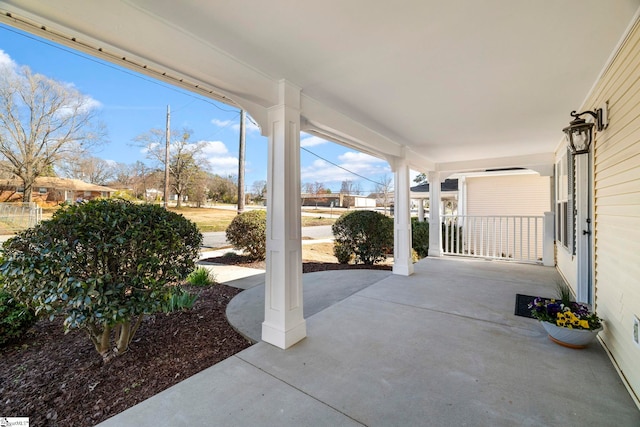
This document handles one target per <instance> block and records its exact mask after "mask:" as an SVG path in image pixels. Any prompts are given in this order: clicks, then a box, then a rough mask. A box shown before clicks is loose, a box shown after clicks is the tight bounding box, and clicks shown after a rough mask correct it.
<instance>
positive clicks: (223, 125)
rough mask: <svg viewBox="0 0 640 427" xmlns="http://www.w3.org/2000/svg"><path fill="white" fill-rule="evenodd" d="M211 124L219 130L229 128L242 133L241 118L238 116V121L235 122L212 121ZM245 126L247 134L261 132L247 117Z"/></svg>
mask: <svg viewBox="0 0 640 427" xmlns="http://www.w3.org/2000/svg"><path fill="white" fill-rule="evenodd" d="M211 123H212V124H213V125H215V126H217V127H219V128H226V127H229V128H230V129H233V130H235V131H237V132H240V116H238V118H237V119H234V120H220V119H212V120H211ZM244 125H245V128H244V129H245V132H259V131H260V128H259V127H258V125H257V124H255V123H254V121H253V120H252V119H250V118H248V117H247V119H246V120H245V121H244Z"/></svg>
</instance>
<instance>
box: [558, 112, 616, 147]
mask: <svg viewBox="0 0 640 427" xmlns="http://www.w3.org/2000/svg"><path fill="white" fill-rule="evenodd" d="M585 114H589V115H590V116H592V117H593V118H594V119H595V123H591V122H587V121H586V120H585V119H583V118H581V117H580V116H583V115H585ZM603 116H604V114H603V111H602V108H598V109H596V110H595V111H589V110H587V111H584V112H582V113H576V112H575V111H572V112H571V117H573V118H574V119H573V120H572V121H571V123H569V126H567V127H566V128H564V129H562V131H563V132H564V133H565V134H567V141H569V148H570V149H571V153H572V154H573V155H576V154H584V153H588V152H589V147H590V146H591V140H592V138H593V127H594V126H595V127H596V129H598V131H601V130H603V129H604V128H605V127H606V125H605V123H604V117H603Z"/></svg>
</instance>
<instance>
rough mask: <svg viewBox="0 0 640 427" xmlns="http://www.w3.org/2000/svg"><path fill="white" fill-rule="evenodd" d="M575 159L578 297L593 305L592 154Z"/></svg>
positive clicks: (580, 155)
mask: <svg viewBox="0 0 640 427" xmlns="http://www.w3.org/2000/svg"><path fill="white" fill-rule="evenodd" d="M574 159H575V210H576V216H575V227H576V230H575V231H576V268H577V282H578V283H577V295H576V298H577V300H578V301H579V302H586V303H588V304H592V303H593V279H592V276H593V271H592V270H593V268H592V265H593V262H592V259H593V255H592V254H593V251H592V245H593V238H592V236H593V234H592V230H593V223H592V221H593V213H592V203H591V200H592V194H591V193H592V191H591V188H593V187H592V185H591V153H586V154H578V155H576V156H575V157H574Z"/></svg>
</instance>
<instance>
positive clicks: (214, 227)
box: [170, 207, 336, 232]
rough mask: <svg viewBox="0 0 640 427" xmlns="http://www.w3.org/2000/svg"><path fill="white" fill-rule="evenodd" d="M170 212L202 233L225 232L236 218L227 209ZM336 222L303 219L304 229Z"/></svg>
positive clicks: (182, 209) (189, 209) (325, 219)
mask: <svg viewBox="0 0 640 427" xmlns="http://www.w3.org/2000/svg"><path fill="white" fill-rule="evenodd" d="M170 210H172V211H174V212H178V213H180V214H182V215H184V217H185V218H187V219H190V220H191V221H193V222H195V223H196V225H197V226H198V228H199V229H200V231H201V232H206V231H225V230H226V229H227V227H228V226H229V224H231V221H232V220H233V218H235V217H236V212H235V211H232V210H227V209H216V208H191V207H182V208H180V209H175V208H170ZM334 222H336V220H335V219H331V218H320V217H312V216H303V217H302V226H303V227H313V226H316V225H332V224H333V223H334Z"/></svg>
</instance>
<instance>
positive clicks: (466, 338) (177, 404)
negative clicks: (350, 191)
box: [101, 258, 640, 427]
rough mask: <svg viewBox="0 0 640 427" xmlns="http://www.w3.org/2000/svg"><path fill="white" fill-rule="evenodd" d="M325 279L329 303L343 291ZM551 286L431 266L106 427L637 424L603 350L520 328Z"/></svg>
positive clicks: (458, 264)
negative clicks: (522, 297) (529, 305)
mask: <svg viewBox="0 0 640 427" xmlns="http://www.w3.org/2000/svg"><path fill="white" fill-rule="evenodd" d="M332 274H334V275H335V277H336V278H338V277H340V275H341V274H342V273H341V272H340V271H336V272H332ZM363 274H364V273H363ZM324 277H325V279H324V281H325V282H326V286H327V292H325V294H326V295H330V294H331V292H330V289H331V286H334V285H335V284H337V283H339V282H340V281H339V280H331V279H330V276H326V275H325V276H324ZM556 280H560V278H559V276H558V275H557V272H556V270H555V269H553V268H547V267H539V266H532V265H523V264H511V263H502V262H490V261H477V260H460V259H445V258H440V259H437V258H436V259H433V258H430V259H425V260H422V261H420V262H419V263H417V264H416V265H415V274H414V275H412V276H410V277H402V276H395V275H387V276H383V277H381V278H379V280H378V281H376V282H375V283H372V284H371V285H370V286H367V287H364V288H363V289H361V290H358V291H356V292H355V293H353V294H350V295H346V296H345V297H344V299H341V300H339V301H337V302H335V303H334V304H333V305H330V306H328V307H327V308H325V309H322V310H321V311H318V312H316V313H315V314H314V315H312V316H310V317H308V319H307V332H308V337H307V338H306V339H304V340H303V341H301V342H300V343H298V344H296V345H295V346H293V347H292V348H290V349H288V350H281V349H278V348H276V347H274V346H272V345H269V344H266V343H264V342H260V343H258V344H255V345H254V346H252V347H250V348H248V349H246V350H244V351H242V352H240V353H238V354H236V355H235V356H232V357H230V358H228V359H226V360H225V361H223V362H221V363H219V364H217V365H215V366H213V367H211V368H209V369H206V370H204V371H202V372H200V373H198V374H196V375H194V376H192V377H190V378H188V379H186V380H185V381H182V382H181V383H179V384H177V385H175V386H174V387H171V388H169V389H167V390H165V391H164V392H162V393H160V394H158V395H156V396H154V397H152V398H150V399H148V400H146V401H144V402H142V403H141V404H139V405H137V406H134V407H133V408H130V409H129V410H127V411H125V412H123V413H121V414H119V415H117V416H115V417H113V418H111V419H109V420H107V421H105V422H104V423H102V424H101V426H104V427H108V426H165V425H166V426H169V425H171V426H218V425H219V426H350V425H354V426H361V425H366V426H417V425H424V426H514V425H518V426H552V425H553V426H558V425H562V426H638V425H640V411H639V410H638V408H637V406H636V405H635V404H634V402H633V400H632V399H631V397H630V395H629V394H628V392H627V390H626V389H625V387H624V385H623V383H622V382H621V380H620V378H619V376H618V374H617V373H616V371H615V369H614V367H613V365H612V363H611V361H610V360H609V358H608V356H607V355H606V353H605V351H604V350H603V348H602V347H601V345H600V344H599V343H598V342H595V343H592V344H591V345H590V346H589V347H588V348H587V349H585V350H572V349H568V348H564V347H561V346H558V345H557V344H554V343H553V342H551V341H549V340H548V339H547V336H546V334H545V333H544V331H543V329H542V327H541V326H540V325H539V324H538V322H536V321H535V320H532V319H527V318H523V317H517V316H514V314H513V311H514V305H515V294H516V293H523V294H528V295H542V296H553V295H554V294H555V282H556ZM335 286H339V285H335ZM307 287H308V286H307V283H306V280H305V292H306V291H307ZM316 294H317V295H320V296H319V298H324V297H322V293H320V292H318V291H316ZM242 295H243V294H240V296H242ZM602 333H606V330H605V331H604V332H602Z"/></svg>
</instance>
